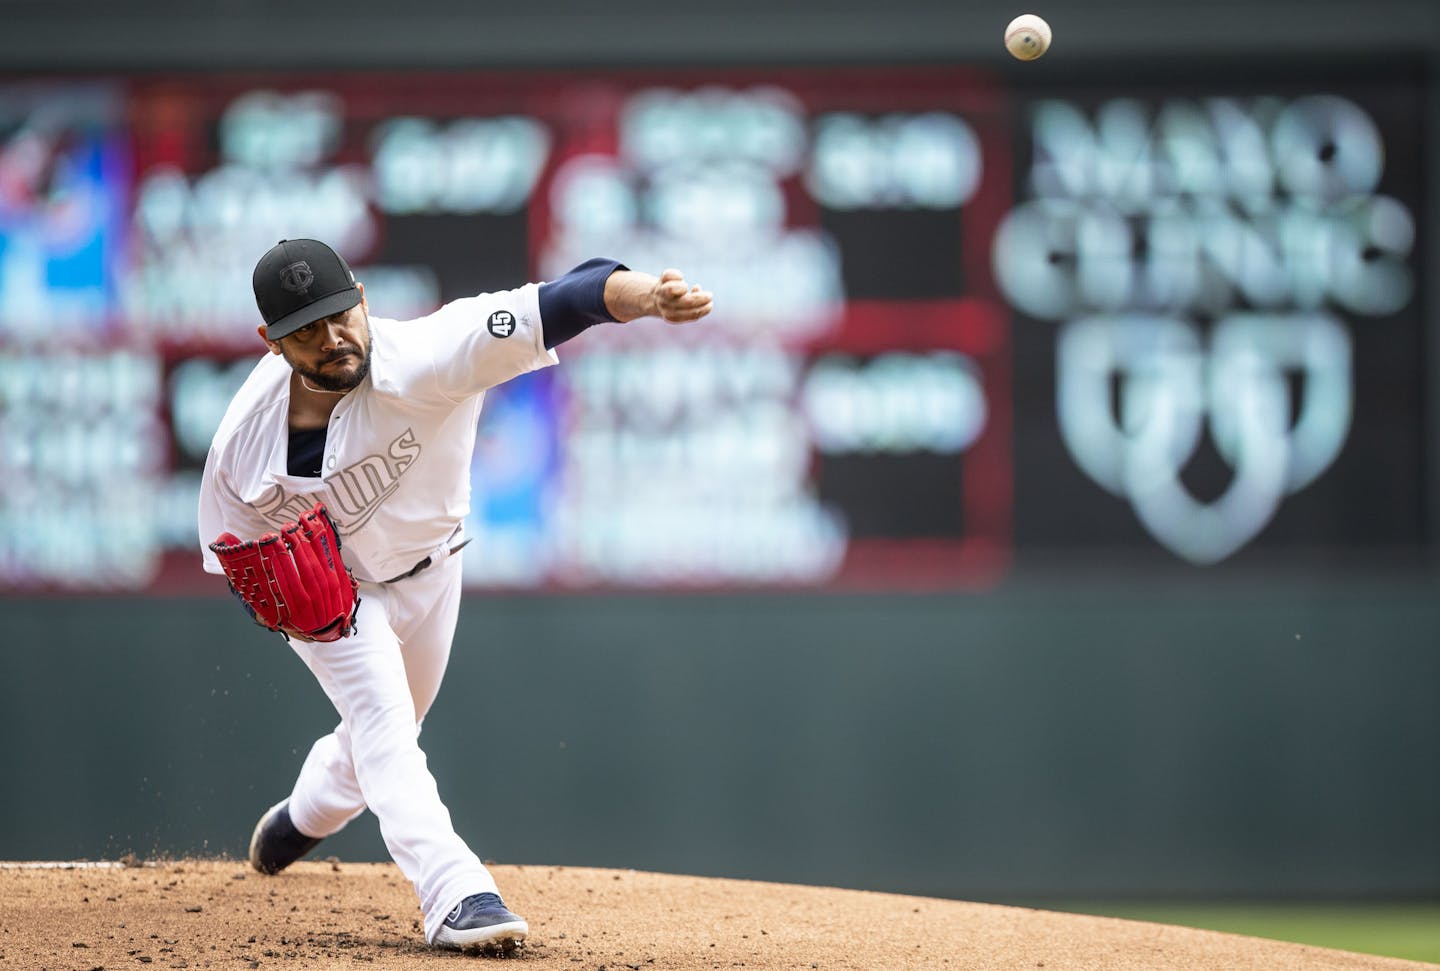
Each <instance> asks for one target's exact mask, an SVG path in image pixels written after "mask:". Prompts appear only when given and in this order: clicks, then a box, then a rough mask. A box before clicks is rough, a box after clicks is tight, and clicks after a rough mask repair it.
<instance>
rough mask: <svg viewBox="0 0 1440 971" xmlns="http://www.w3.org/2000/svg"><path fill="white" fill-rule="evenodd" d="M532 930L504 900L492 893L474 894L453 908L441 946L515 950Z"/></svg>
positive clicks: (439, 940)
mask: <svg viewBox="0 0 1440 971" xmlns="http://www.w3.org/2000/svg"><path fill="white" fill-rule="evenodd" d="M529 933H530V925H529V924H527V923H525V920H524V918H522V917H518V916H516V915H515V914H512V913H510V910H509V908H507V907H506V906H505V901H503V900H501V899H500V898H499V896H497V895H496V894H493V893H477V894H471V895H470V896H468V897H466V898H465V899H464V900H462V901H460V903H458V904H456V905H455V909H454V910H452V911H450V914H449V916H447V917H446V918H445V923H443V924H441V925H440V932H439V933H438V934H436V935H435V944H436V946H438V947H481V948H486V949H492V950H499V951H513V950H515V948H516V947H517V946H518V945H519V944H520V942H521V941H523V940H525V935H526V934H529Z"/></svg>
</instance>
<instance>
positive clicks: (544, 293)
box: [540, 258, 629, 351]
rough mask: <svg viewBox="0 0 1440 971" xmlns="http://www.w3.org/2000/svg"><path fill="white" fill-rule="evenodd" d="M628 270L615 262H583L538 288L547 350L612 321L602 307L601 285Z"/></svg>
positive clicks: (600, 260)
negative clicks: (618, 272)
mask: <svg viewBox="0 0 1440 971" xmlns="http://www.w3.org/2000/svg"><path fill="white" fill-rule="evenodd" d="M628 269H629V267H627V266H625V265H624V264H622V263H618V262H616V261H615V260H605V259H599V258H596V259H593V260H586V261H585V262H584V263H581V264H580V265H579V266H577V267H575V269H573V270H571V271H570V272H569V273H566V274H565V275H564V276H562V277H561V278H560V279H558V280H552V281H550V282H549V283H542V284H540V323H541V327H542V328H543V329H544V331H545V349H546V350H547V351H548V350H551V349H552V348H555V347H558V346H560V345H561V344H563V343H565V342H566V341H568V340H569V339H570V338H572V337H574V336H575V335H576V334H578V333H580V332H581V331H582V330H584V329H585V328H587V327H592V326H594V325H595V324H605V323H609V322H611V321H613V320H614V319H615V318H614V317H612V316H610V311H609V310H608V309H606V307H605V281H606V280H608V279H609V278H610V274H612V273H614V272H615V271H616V270H628Z"/></svg>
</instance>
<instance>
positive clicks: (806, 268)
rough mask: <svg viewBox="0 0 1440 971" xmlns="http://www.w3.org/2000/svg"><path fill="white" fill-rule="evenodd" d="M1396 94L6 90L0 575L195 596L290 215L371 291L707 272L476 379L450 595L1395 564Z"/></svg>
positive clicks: (772, 88)
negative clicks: (260, 270)
mask: <svg viewBox="0 0 1440 971" xmlns="http://www.w3.org/2000/svg"><path fill="white" fill-rule="evenodd" d="M1420 91H1421V87H1420V85H1419V83H1418V82H1417V81H1415V80H1414V79H1409V78H1405V77H1399V76H1393V77H1388V78H1384V79H1376V78H1375V77H1372V76H1370V75H1366V76H1364V77H1362V78H1360V79H1358V80H1356V79H1351V80H1349V81H1343V82H1339V83H1332V82H1329V81H1325V80H1322V79H1317V80H1315V81H1314V82H1313V83H1311V82H1296V81H1294V80H1293V79H1289V80H1286V81H1285V82H1284V83H1280V84H1268V83H1267V84H1264V85H1261V84H1259V83H1258V82H1257V83H1256V84H1255V85H1253V86H1251V87H1248V88H1245V89H1243V90H1225V89H1222V88H1220V87H1219V86H1210V87H1209V88H1197V87H1195V86H1194V85H1191V86H1190V87H1189V88H1186V89H1181V88H1179V87H1178V86H1176V85H1173V84H1169V85H1165V84H1149V85H1146V84H1130V85H1128V86H1127V87H1125V88H1123V89H1121V88H1114V89H1107V88H1105V87H1103V86H1102V85H1100V84H1091V85H1088V86H1087V85H1085V84H1074V83H1067V84H1066V85H1064V86H1063V89H1061V90H1054V91H1043V92H1033V91H1026V92H1024V93H1023V95H1022V94H1020V93H1017V92H1014V91H1009V92H1007V91H1005V90H1004V89H1003V88H1002V87H1001V86H1000V85H999V84H998V82H997V81H996V79H994V78H989V77H986V76H985V75H982V74H980V73H976V72H971V71H967V70H961V69H938V70H921V69H904V70H895V69H891V70H885V69H866V70H846V71H800V70H787V71H771V72H754V71H744V72H740V71H737V72H712V73H706V74H696V73H685V74H659V73H614V74H604V75H590V76H579V75H563V74H527V73H506V74H498V75H473V74H464V75H452V74H387V75H352V76H346V77H341V78H335V77H330V76H326V77H304V76H262V77H234V76H222V77H215V78H207V79H198V80H197V79H194V78H185V79H174V80H169V79H164V78H158V79H156V78H151V79H144V80H133V81H130V82H126V83H122V82H120V81H116V82H113V83H101V82H86V83H71V82H64V83H62V82H55V83H51V84H34V83H25V84H21V83H11V84H0V139H3V141H4V146H5V152H4V154H3V156H0V176H3V178H0V187H3V191H0V422H3V423H0V472H3V477H0V589H4V588H9V589H26V588H35V587H40V588H63V589H75V590H85V589H152V590H180V589H186V588H197V589H198V588H206V589H208V587H203V586H202V585H203V581H202V580H201V578H200V577H199V575H198V559H197V555H196V553H195V549H194V546H195V537H194V502H195V493H196V489H197V487H198V477H199V470H200V468H201V466H202V464H203V461H204V455H205V451H206V449H207V447H208V442H209V439H210V436H211V434H212V433H213V429H214V427H215V425H216V424H217V423H218V421H219V417H220V414H221V413H222V412H223V410H224V407H225V405H226V403H227V402H228V400H229V398H230V396H231V394H232V393H233V391H234V389H235V388H236V387H238V384H239V382H240V381H241V380H243V377H244V375H245V373H246V372H247V371H248V369H249V367H250V365H251V363H252V362H253V360H254V356H255V351H256V350H257V349H258V348H257V343H256V340H255V338H254V337H253V333H254V327H255V324H256V322H257V319H256V314H255V310H254V307H253V302H252V299H251V297H250V285H249V274H250V270H251V268H252V267H253V264H254V261H255V258H256V254H258V253H261V252H263V251H264V250H265V249H266V248H268V247H269V246H270V245H271V244H272V243H273V242H274V241H275V240H276V239H279V238H281V237H283V236H315V237H318V238H322V239H326V240H328V241H330V242H332V243H334V244H335V245H336V246H337V248H339V249H340V250H341V251H342V252H343V253H344V254H345V255H346V256H347V257H348V258H349V259H350V261H351V263H352V265H354V266H355V267H356V269H357V274H358V275H359V276H360V278H361V279H362V280H364V282H365V283H366V287H367V294H368V295H369V296H370V300H371V305H372V310H373V312H375V313H378V314H380V315H383V316H392V317H401V318H404V317H409V316H416V315H420V314H423V313H426V312H428V311H429V310H432V309H434V308H435V307H436V306H438V305H439V304H440V303H441V302H443V301H446V300H450V299H453V298H456V297H460V296H465V295H467V294H470V293H473V292H476V291H479V290H485V289H497V288H505V287H510V286H514V285H516V284H517V283H519V282H521V281H523V280H527V279H552V278H554V277H555V276H557V275H559V274H560V273H563V272H564V271H565V269H567V268H568V267H569V266H571V265H573V264H575V263H578V262H579V261H581V260H582V259H585V258H587V257H589V256H592V255H597V254H601V255H610V256H614V257H616V258H619V259H622V260H624V261H626V262H627V263H629V264H630V265H633V266H636V267H637V268H644V269H649V270H652V271H655V270H659V269H660V268H662V267H664V266H670V265H675V266H679V267H681V268H682V269H684V270H685V271H686V273H687V275H688V276H689V277H690V278H691V279H692V280H695V281H697V282H700V283H701V284H703V285H704V286H706V287H707V288H709V289H712V290H713V291H714V292H715V293H716V295H717V309H716V312H715V314H714V315H713V316H712V318H710V319H709V320H707V321H706V322H705V323H703V324H702V325H700V326H698V327H690V328H681V329H670V328H667V327H666V326H665V325H663V324H661V323H659V322H653V321H651V322H639V323H636V324H633V325H629V326H627V327H623V328H621V327H613V326H612V327H606V328H600V329H596V330H592V331H590V332H587V333H586V334H585V335H583V336H582V337H581V338H579V339H577V340H575V341H572V342H570V343H569V344H566V345H564V346H563V347H562V348H561V349H560V355H561V358H562V365H561V366H560V367H559V368H553V369H549V370H547V371H544V372H540V373H537V374H535V375H529V376H526V377H525V378H522V379H519V380H517V381H515V382H513V383H511V384H509V385H506V386H504V387H503V388H501V389H497V390H496V391H494V392H492V393H491V395H490V398H489V400H488V402H487V406H486V410H485V414H484V416H483V417H482V426H481V428H480V435H479V442H478V445H477V449H476V457H475V462H474V464H473V469H472V482H473V485H474V496H473V507H474V508H473V511H472V514H471V516H470V518H469V521H468V522H467V530H468V531H469V532H470V533H471V534H472V535H474V536H475V537H476V541H475V543H474V544H473V545H472V549H473V550H474V551H475V555H468V556H467V558H466V572H467V582H468V583H469V584H470V585H471V586H472V587H474V588H478V589H515V588H522V589H525V588H534V589H566V588H588V587H593V586H597V585H601V586H624V587H647V588H648V587H655V588H692V587H702V588H726V587H736V586H739V587H748V586H757V585H758V586H779V587H784V588H800V589H807V588H840V589H877V590H887V589H888V590H906V589H983V588H986V587H989V586H992V585H994V584H995V583H997V582H999V581H1001V580H1003V578H1004V576H1005V575H1006V571H1007V570H1008V568H1009V566H1010V564H1011V563H1012V562H1013V561H1014V559H1015V558H1016V557H1019V558H1020V559H1021V560H1023V559H1024V558H1025V557H1027V556H1044V555H1046V554H1047V553H1049V552H1053V551H1056V550H1062V551H1063V550H1074V551H1092V550H1093V551H1099V552H1111V551H1117V550H1118V551H1121V552H1123V553H1124V554H1125V555H1127V556H1132V557H1138V558H1139V561H1140V562H1147V563H1148V562H1158V561H1165V562H1170V563H1176V564H1181V565H1184V564H1197V565H1211V564H1217V563H1222V562H1232V561H1236V560H1243V559H1244V558H1245V557H1254V556H1264V555H1268V554H1270V553H1273V552H1275V551H1281V552H1285V551H1290V550H1298V551H1307V550H1311V549H1313V548H1316V547H1323V548H1325V549H1328V550H1332V551H1336V552H1339V553H1341V554H1346V553H1349V552H1355V551H1365V550H1371V549H1380V550H1386V551H1393V550H1396V549H1400V550H1405V549H1412V550H1413V549H1418V548H1419V547H1420V545H1421V544H1422V543H1423V539H1424V538H1423V537H1422V534H1421V519H1420V496H1421V489H1422V487H1423V477H1422V452H1421V442H1422V436H1423V434H1424V432H1423V428H1422V424H1421V409H1420V393H1421V387H1422V384H1423V371H1422V362H1423V355H1422V354H1421V346H1422V342H1421V321H1420V316H1419V307H1420V294H1419V280H1418V279H1417V278H1416V276H1415V273H1414V268H1415V266H1416V265H1417V254H1418V252H1419V245H1420V244H1419V232H1418V229H1417V225H1416V214H1417V213H1418V212H1419V211H1421V210H1420V206H1419V197H1420V192H1419V186H1420V172H1419V165H1418V147H1417V145H1416V142H1415V135H1414V129H1413V124H1412V123H1413V119H1414V118H1415V117H1419V114H1420V110H1419V109H1420ZM1407 119H1408V120H1407Z"/></svg>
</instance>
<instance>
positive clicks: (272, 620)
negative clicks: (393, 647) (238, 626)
mask: <svg viewBox="0 0 1440 971" xmlns="http://www.w3.org/2000/svg"><path fill="white" fill-rule="evenodd" d="M210 549H211V550H212V551H213V552H214V553H215V555H216V556H217V557H219V559H220V566H221V567H223V568H224V570H225V578H226V579H227V580H229V581H230V589H231V590H233V591H234V592H235V596H237V597H239V598H240V600H241V601H242V602H244V604H245V606H246V607H247V608H248V609H249V610H250V615H251V616H252V617H254V618H255V623H257V624H259V625H260V626H262V627H268V628H269V629H270V630H278V631H283V632H284V633H286V634H288V635H290V636H291V637H298V638H301V639H303V640H308V641H338V640H339V639H340V638H342V637H346V636H348V635H349V634H350V633H352V632H353V631H354V630H355V608H356V607H357V606H358V605H359V603H360V597H359V595H358V594H357V592H356V589H357V588H356V584H355V577H354V576H353V575H352V574H351V573H350V571H349V570H348V569H346V567H345V561H344V560H342V559H341V558H340V536H339V534H338V533H336V532H335V524H334V523H333V522H331V520H330V515H329V514H328V513H327V512H326V511H325V505H324V503H319V502H317V503H315V507H314V508H313V509H311V510H310V511H309V512H307V513H305V514H304V515H303V516H301V517H300V519H299V521H297V522H294V523H291V524H290V525H289V526H286V527H285V528H284V529H282V530H280V532H278V533H266V534H265V535H264V536H261V537H260V538H259V539H258V540H253V541H250V542H243V541H241V540H240V538H239V537H237V536H235V535H234V534H232V533H221V534H220V536H219V537H218V538H217V539H216V540H215V542H213V543H211V544H210Z"/></svg>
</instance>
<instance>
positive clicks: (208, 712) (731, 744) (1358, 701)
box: [0, 578, 1440, 900]
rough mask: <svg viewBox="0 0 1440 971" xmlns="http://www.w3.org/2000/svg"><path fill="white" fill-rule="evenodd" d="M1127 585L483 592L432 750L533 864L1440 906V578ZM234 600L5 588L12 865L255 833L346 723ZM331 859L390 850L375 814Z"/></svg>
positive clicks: (861, 882)
mask: <svg viewBox="0 0 1440 971" xmlns="http://www.w3.org/2000/svg"><path fill="white" fill-rule="evenodd" d="M1077 582H1078V583H1081V584H1082V585H1080V586H1077V585H1076V584H1077ZM1117 589H1119V587H1118V586H1116V585H1113V584H1112V585H1110V586H1107V587H1104V588H1100V587H1098V586H1096V587H1094V588H1087V587H1086V586H1084V585H1083V581H1075V580H1072V581H1070V582H1068V583H1064V584H1062V583H1058V582H1056V583H1047V582H1038V583H1033V584H1015V585H1012V587H1010V588H1007V589H1006V591H1004V592H1001V593H996V594H990V595H985V596H968V597H949V596H935V597H928V596H920V597H908V598H888V597H887V598H880V597H843V596H813V597H797V598H791V597H780V596H755V597H735V596H723V597H722V596H679V597H667V598H651V597H639V596H626V595H600V594H596V595H591V596H576V597H566V598H561V599H550V598H545V597H524V598H516V599H503V598H485V597H472V598H470V599H469V600H468V601H467V603H466V606H465V608H464V611H463V613H462V617H461V628H460V633H459V636H458V637H457V639H456V646H455V652H454V656H453V659H452V662H451V669H450V673H449V676H448V679H447V682H446V684H445V686H444V688H443V690H442V692H441V695H440V698H439V701H438V703H437V706H436V709H435V710H434V712H433V713H432V715H431V717H430V719H429V720H428V721H427V723H426V725H425V730H424V732H423V734H422V737H421V740H422V744H423V746H424V747H425V749H426V751H427V753H428V755H429V758H430V763H431V765H432V767H433V769H434V771H435V773H436V775H437V777H438V778H439V780H440V786H441V792H442V794H443V795H444V797H445V798H446V800H447V802H448V804H449V806H450V807H451V810H452V812H453V815H454V817H455V820H456V823H457V828H458V829H459V831H460V832H461V833H462V834H463V835H464V836H465V837H466V838H467V839H468V840H469V841H470V842H471V844H472V845H473V846H474V847H475V848H476V849H477V851H478V852H479V853H480V854H481V855H482V856H483V857H485V858H487V859H493V860H496V861H500V862H505V863H525V864H568V865H593V866H608V867H634V868H637V869H645V870H659V871H673V872H684V873H698V874H712V875H723V876H731V877H743V878H756V879H764V880H778V881H789V882H801V883H816V884H827V885H839V886H852V887H864V888H872V889H880V890H894V891H902V892H909V893H920V894H933V895H940V896H950V897H964V898H973V899H989V900H1006V899H1022V898H1036V897H1042V896H1054V897H1079V896H1109V897H1116V896H1126V895H1139V894H1145V895H1175V896H1216V895H1245V896H1309V897H1327V896H1357V895H1361V896H1376V897H1400V896H1404V897H1415V896H1422V897H1424V896H1430V897H1434V896H1436V895H1437V894H1440V827H1437V826H1436V820H1437V819H1440V773H1437V772H1436V766H1437V765H1440V704H1437V701H1436V699H1437V691H1440V649H1437V646H1436V634H1437V632H1440V604H1437V602H1436V598H1435V596H1434V595H1433V592H1432V588H1431V585H1430V584H1429V582H1428V581H1424V580H1420V579H1413V578H1412V579H1409V580H1400V581H1378V580H1377V581H1374V582H1372V583H1366V584H1362V585H1358V586H1357V585H1350V586H1346V587H1344V588H1339V587H1337V586H1336V585H1334V584H1327V583H1321V584H1314V585H1310V584H1303V583H1296V584H1292V585H1291V586H1290V587H1289V588H1287V589H1284V590H1277V589H1276V588H1275V587H1274V586H1273V585H1272V586H1271V587H1270V588H1269V589H1266V590H1265V592H1264V595H1263V596H1262V595H1261V594H1260V593H1258V592H1256V590H1257V589H1258V588H1255V587H1249V586H1247V585H1246V584H1243V583H1235V584H1231V585H1229V586H1227V587H1225V588H1224V589H1215V588H1210V589H1205V590H1195V589H1187V588H1185V587H1182V586H1171V587H1166V586H1161V585H1157V584H1147V583H1145V582H1144V581H1137V585H1136V588H1135V589H1134V590H1132V591H1130V592H1126V593H1124V594H1121V593H1117V592H1116V591H1117ZM238 614H239V611H238V608H237V607H236V606H235V605H234V604H233V603H231V602H229V601H228V600H227V599H213V600H210V599H189V600H175V601H161V600H141V599H121V598H116V599H106V600H92V601H83V602H73V601H69V600H63V601H62V600H44V599H40V600H34V601H23V600H15V599H11V600H3V601H0V618H3V630H4V632H5V634H4V641H5V643H4V646H3V649H0V735H3V737H4V739H5V740H6V744H5V745H4V746H3V747H0V780H3V781H0V785H3V787H4V789H3V791H4V798H3V799H0V859H54V858H62V859H63V858H74V857H87V858H113V857H116V856H119V855H122V854H124V853H126V852H132V851H133V852H135V853H137V854H139V855H141V856H151V855H157V854H183V853H196V852H199V853H209V854H222V853H223V854H237V855H238V854H241V853H243V852H244V849H245V846H246V842H247V840H248V837H249V833H250V828H251V826H252V824H253V822H254V820H255V818H256V817H257V816H258V814H259V813H260V812H261V811H263V810H264V809H265V808H266V807H267V806H269V805H270V804H271V803H272V802H273V801H275V800H276V799H278V798H280V797H281V796H283V795H285V793H286V792H287V791H288V786H289V783H290V781H291V779H292V778H293V775H294V773H295V771H296V770H297V769H298V767H299V764H300V761H301V759H302V758H303V757H304V754H305V752H306V750H307V748H308V746H309V744H310V742H311V741H312V740H313V738H314V737H316V736H317V735H319V734H321V733H323V732H325V731H327V730H328V729H329V728H330V727H331V725H332V724H333V722H334V720H335V716H334V714H333V711H332V710H331V708H330V706H329V704H328V702H327V701H326V699H325V698H324V696H323V695H322V694H321V692H320V690H319V688H318V687H317V686H316V685H315V684H314V682H313V681H312V680H311V678H310V676H309V675H308V673H307V672H306V671H305V670H304V668H303V667H302V665H301V664H300V663H299V661H298V659H296V658H295V657H294V656H293V655H291V653H290V651H289V649H288V648H286V647H285V646H284V644H283V643H282V642H281V641H280V640H279V638H278V637H275V636H273V635H269V634H266V633H265V632H263V631H261V630H259V629H257V628H253V627H251V626H249V625H247V624H246V623H245V622H243V620H242V619H241V618H240V617H239V616H238ZM327 852H328V853H333V854H335V855H337V856H340V857H341V858H343V859H353V860H371V859H383V858H384V847H383V844H382V843H381V841H380V838H379V834H378V829H377V827H376V825H375V821H374V818H373V817H372V816H369V815H366V816H362V817H361V818H360V819H359V820H357V821H356V822H355V823H354V824H352V826H351V828H350V830H349V831H347V832H345V833H343V834H341V835H340V836H339V837H337V838H335V839H333V840H332V841H331V842H330V844H329V845H328V848H327Z"/></svg>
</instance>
